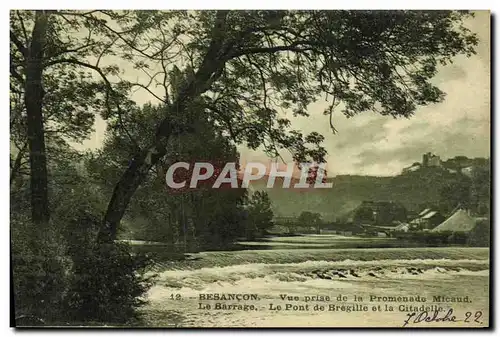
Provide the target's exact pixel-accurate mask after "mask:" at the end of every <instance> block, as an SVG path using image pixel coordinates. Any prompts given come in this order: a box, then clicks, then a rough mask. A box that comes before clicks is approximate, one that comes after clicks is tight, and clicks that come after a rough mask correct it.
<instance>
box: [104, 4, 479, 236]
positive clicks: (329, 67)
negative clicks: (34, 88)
mask: <svg viewBox="0 0 500 337" xmlns="http://www.w3.org/2000/svg"><path fill="white" fill-rule="evenodd" d="M469 15H470V14H468V13H465V12H450V11H411V12H409V11H382V12H373V11H203V12H181V13H176V14H175V18H172V19H171V20H164V21H160V20H158V16H157V14H155V13H142V14H141V16H140V19H139V20H143V21H146V22H148V23H151V22H154V23H156V24H157V26H158V29H159V31H160V34H161V36H160V37H158V36H159V35H158V34H156V35H155V34H153V37H151V38H150V39H147V38H146V39H136V38H135V37H136V35H135V34H134V35H133V37H134V39H132V38H128V37H127V33H126V32H127V28H126V27H127V25H130V22H128V23H126V24H125V25H124V27H122V30H121V34H120V37H121V39H122V41H124V42H125V45H126V46H128V47H129V48H128V52H130V53H131V54H134V51H135V53H140V54H142V55H145V54H147V55H148V56H147V57H148V58H149V60H148V61H155V59H156V60H157V62H159V63H162V65H163V66H165V62H164V60H165V59H166V58H169V59H170V61H172V58H173V61H172V62H173V63H178V64H182V63H184V64H187V65H189V66H190V68H191V69H192V70H193V71H192V75H191V76H190V77H189V78H188V79H187V80H186V81H185V82H184V83H182V84H181V85H180V86H179V87H177V88H175V90H172V88H167V87H166V90H165V95H164V99H163V101H164V103H165V115H164V116H165V117H164V119H163V120H162V121H161V122H160V123H159V124H158V126H157V127H156V131H155V139H154V140H153V141H152V142H151V143H150V144H148V146H146V147H144V148H143V149H141V151H140V152H139V153H136V154H135V155H134V157H133V160H132V161H131V164H130V166H129V167H128V168H127V169H126V170H125V172H124V173H123V175H122V176H121V178H120V180H119V181H118V183H117V184H116V187H115V190H114V194H113V196H112V198H111V200H110V203H109V205H108V211H107V213H106V215H105V219H104V226H103V230H102V232H101V239H103V240H111V239H113V238H114V236H115V233H116V229H117V227H118V225H119V222H120V219H121V218H122V216H123V214H124V212H125V210H126V208H127V205H128V203H129V201H130V198H131V197H132V195H133V194H134V191H135V190H136V189H137V187H138V186H139V185H140V184H141V182H142V181H143V180H144V178H145V177H146V176H147V173H148V171H149V170H150V169H151V167H153V166H154V165H155V163H156V162H157V161H158V160H159V159H160V158H162V157H163V156H165V155H166V154H167V146H166V145H167V143H168V140H169V139H170V137H172V135H174V134H176V133H182V132H188V131H189V124H190V123H192V121H193V120H196V119H197V118H198V116H196V114H194V115H192V114H189V116H188V117H186V118H185V119H182V120H176V119H172V118H171V116H172V115H173V114H172V112H173V111H175V112H176V113H175V115H177V116H179V115H183V112H185V111H187V110H188V109H189V105H190V103H191V102H192V101H193V99H195V98H197V97H200V96H201V97H202V98H203V99H204V100H205V101H206V106H207V108H206V109H204V110H202V111H199V114H211V115H212V116H213V118H214V119H216V120H217V123H218V125H219V126H220V127H221V128H224V130H225V131H226V132H227V134H228V135H230V136H231V137H232V138H233V140H234V141H235V142H238V143H246V144H247V145H248V146H249V147H251V148H257V147H259V146H263V147H264V148H265V149H266V150H267V151H268V152H270V153H272V154H276V153H277V152H278V150H279V149H280V148H287V149H289V150H290V151H291V152H292V154H293V157H294V159H295V160H297V161H306V160H314V161H320V162H321V161H323V160H324V155H325V153H326V151H325V150H324V149H323V148H322V147H321V146H318V144H319V143H320V142H321V140H322V136H321V135H318V134H317V133H313V134H311V135H307V136H304V135H302V134H301V133H300V132H298V131H294V130H290V129H289V126H290V122H289V121H288V120H287V119H285V118H283V117H282V116H281V115H280V113H279V111H280V109H288V110H291V111H293V112H294V114H299V115H306V116H307V115H308V111H307V107H308V105H309V104H310V103H312V102H314V101H316V100H318V99H319V98H320V97H325V96H326V97H327V99H329V100H330V106H329V108H328V109H327V110H326V111H325V114H326V115H329V119H330V122H331V120H332V114H333V112H334V110H335V108H337V109H339V110H340V112H341V113H343V114H345V115H347V116H352V115H354V114H358V113H361V112H365V111H376V112H379V113H380V114H382V115H390V116H394V117H397V116H403V117H409V116H411V115H412V114H413V113H414V111H415V110H416V108H417V106H419V105H426V104H430V103H435V102H439V101H441V100H442V99H443V97H444V94H443V92H442V91H440V90H439V89H438V88H437V87H435V86H434V85H433V84H432V83H431V82H430V80H431V79H432V78H433V77H434V76H435V75H436V73H437V71H438V65H439V64H443V65H445V64H447V63H449V62H451V61H452V59H453V57H454V56H456V55H457V54H466V55H471V54H473V53H474V46H475V45H476V44H477V39H476V36H475V35H474V34H473V33H471V32H470V31H469V30H467V29H466V28H465V27H464V26H463V20H464V19H465V18H466V17H468V16H469ZM135 27H137V23H135ZM172 55H174V56H172ZM153 56H154V57H153ZM158 59H159V60H158ZM152 77H153V76H152ZM172 92H175V94H173V95H172V94H170V93H172ZM331 125H332V128H333V123H332V122H331ZM308 144H312V145H313V147H310V146H308Z"/></svg>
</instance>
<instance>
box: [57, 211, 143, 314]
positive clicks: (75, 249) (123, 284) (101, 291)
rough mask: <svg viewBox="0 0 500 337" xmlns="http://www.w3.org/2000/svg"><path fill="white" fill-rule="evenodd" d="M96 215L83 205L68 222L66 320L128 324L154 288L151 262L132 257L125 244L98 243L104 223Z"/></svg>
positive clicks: (66, 231)
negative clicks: (69, 267) (69, 266)
mask: <svg viewBox="0 0 500 337" xmlns="http://www.w3.org/2000/svg"><path fill="white" fill-rule="evenodd" d="M93 212H95V210H92V205H89V204H87V203H85V202H82V203H80V204H79V205H77V206H75V208H73V209H72V211H71V212H70V217H68V219H67V224H66V230H65V237H66V241H67V242H68V250H67V252H68V255H69V256H70V257H71V259H72V261H73V269H72V282H71V285H70V288H69V291H68V296H67V299H66V309H67V310H66V311H67V315H68V317H67V318H68V319H69V320H70V321H73V322H82V321H98V322H107V323H125V322H127V321H129V320H131V319H136V318H137V317H138V315H137V310H136V309H137V308H138V307H140V306H141V305H143V304H144V303H145V300H144V298H143V296H144V294H145V293H146V292H147V290H148V289H149V288H150V286H151V284H152V283H151V281H152V278H151V277H149V276H146V273H147V271H148V267H149V266H151V261H150V259H149V258H148V257H147V256H146V255H145V254H132V252H131V249H130V247H129V245H127V244H125V243H119V242H115V243H111V244H99V243H97V242H96V234H97V231H98V229H99V225H100V223H101V222H100V217H99V216H96V215H94V213H93ZM62 220H63V219H59V221H62Z"/></svg>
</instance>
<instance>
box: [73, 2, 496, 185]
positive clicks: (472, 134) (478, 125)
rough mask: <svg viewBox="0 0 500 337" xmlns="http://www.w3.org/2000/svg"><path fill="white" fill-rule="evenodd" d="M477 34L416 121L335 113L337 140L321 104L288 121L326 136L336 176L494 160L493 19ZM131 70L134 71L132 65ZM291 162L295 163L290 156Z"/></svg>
mask: <svg viewBox="0 0 500 337" xmlns="http://www.w3.org/2000/svg"><path fill="white" fill-rule="evenodd" d="M466 25H467V26H468V28H469V29H471V30H472V31H473V32H475V33H477V35H478V38H479V45H478V47H477V49H476V51H477V55H473V56H472V57H470V58H467V57H465V56H459V57H457V58H456V59H455V61H454V63H453V64H452V65H448V66H445V67H442V68H440V70H439V72H438V74H437V75H436V77H435V78H434V80H433V81H434V83H435V84H437V85H438V87H439V88H440V89H441V90H443V91H444V92H445V93H446V97H445V100H444V101H443V102H442V103H438V104H433V105H429V106H425V107H419V108H417V110H416V113H415V115H414V116H412V117H411V118H410V119H406V118H401V119H394V118H393V117H387V116H386V117H384V116H380V115H377V114H375V113H364V114H360V115H356V116H354V117H351V118H346V117H345V116H343V115H342V114H341V113H337V114H335V113H334V118H333V121H334V125H335V128H336V129H337V130H338V132H337V133H336V134H333V133H332V132H331V130H330V128H329V123H328V116H324V115H323V111H324V109H325V107H326V105H327V103H326V102H324V101H321V99H320V100H319V101H318V102H316V103H314V104H311V105H310V106H309V109H308V111H309V113H310V116H309V117H307V118H305V117H297V118H294V117H293V116H287V117H288V118H289V119H290V120H291V121H292V128H295V129H300V130H302V131H303V132H304V133H308V132H311V131H317V132H319V133H321V134H322V135H323V136H325V141H324V143H323V146H324V147H325V148H326V150H327V151H328V156H327V170H328V174H329V175H330V176H334V175H340V174H352V175H375V176H391V175H397V174H399V173H400V172H401V170H402V169H403V168H404V167H406V166H409V165H411V164H412V163H413V162H417V161H421V160H422V154H424V153H426V152H432V153H434V154H437V155H439V156H441V158H442V159H447V158H451V157H454V156H458V155H463V156H467V157H489V156H490V16H489V12H486V11H482V12H477V13H476V17H475V18H473V19H470V20H468V21H467V22H466ZM127 66H128V65H127ZM125 74H126V76H125V78H127V77H129V79H131V80H133V79H134V77H137V76H140V74H137V73H134V72H133V71H126V72H125ZM134 100H136V101H137V102H138V103H146V102H148V101H153V99H152V97H151V95H150V94H148V93H146V92H137V93H136V94H135V95H134ZM94 128H95V132H94V133H93V134H92V135H91V137H90V138H89V139H88V140H86V141H84V142H83V143H82V144H77V145H75V146H76V147H77V148H79V149H85V148H89V149H94V148H97V147H99V146H100V144H101V143H102V140H103V139H104V132H105V128H106V125H105V122H104V121H103V120H102V119H100V118H98V119H97V120H96V123H95V125H94ZM239 151H240V153H241V158H242V162H243V163H244V162H249V161H258V162H263V163H269V162H272V161H275V160H273V159H270V158H269V157H267V156H266V155H265V154H264V153H263V152H262V151H252V150H249V149H247V148H245V147H242V146H240V147H239ZM283 157H284V159H285V160H290V157H289V156H288V155H287V154H286V153H285V152H284V153H283Z"/></svg>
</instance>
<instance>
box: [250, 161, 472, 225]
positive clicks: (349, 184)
mask: <svg viewBox="0 0 500 337" xmlns="http://www.w3.org/2000/svg"><path fill="white" fill-rule="evenodd" d="M459 179H467V178H466V177H465V176H464V175H462V174H461V173H452V172H449V171H448V170H443V169H440V168H434V167H429V168H423V169H420V170H418V171H416V172H410V173H406V174H402V175H398V176H394V177H375V176H359V175H342V176H336V177H334V178H329V179H328V181H329V182H332V183H333V187H332V188H326V189H317V188H316V189H315V188H308V189H283V188H281V187H280V183H279V181H278V180H277V183H276V184H275V187H274V188H267V187H266V181H267V179H262V180H259V181H255V182H253V184H252V188H253V189H254V190H264V191H267V192H268V193H269V196H270V198H271V200H272V202H273V211H274V213H275V216H276V217H298V216H299V214H300V213H301V212H303V211H310V212H317V213H321V215H322V217H323V219H324V220H326V221H334V220H336V219H338V218H340V217H342V216H343V215H345V214H347V213H348V212H350V211H351V210H352V209H354V208H355V207H357V206H358V205H359V204H360V203H361V202H362V201H364V200H373V201H398V202H400V203H401V204H403V205H404V206H405V207H406V208H407V209H408V210H409V211H410V212H418V211H419V210H420V209H421V208H422V207H423V205H426V204H437V203H438V202H439V199H440V190H441V189H442V188H443V187H444V186H446V185H450V184H451V185H452V184H455V182H456V181H457V180H459ZM292 185H293V182H292Z"/></svg>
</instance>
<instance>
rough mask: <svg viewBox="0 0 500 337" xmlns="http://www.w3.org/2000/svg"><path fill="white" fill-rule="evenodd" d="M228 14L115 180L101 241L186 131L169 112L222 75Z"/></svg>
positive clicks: (180, 109)
mask: <svg viewBox="0 0 500 337" xmlns="http://www.w3.org/2000/svg"><path fill="white" fill-rule="evenodd" d="M226 16H227V11H218V12H217V17H216V20H215V25H214V27H213V33H212V41H211V42H210V46H209V48H208V51H207V54H206V55H205V57H204V59H203V62H202V64H201V65H200V68H199V69H198V71H197V72H196V74H195V75H194V76H193V78H192V79H191V80H190V81H189V82H188V83H186V85H185V86H184V87H182V88H181V90H179V94H178V95H177V97H176V99H175V100H174V102H172V104H170V105H169V106H167V107H166V112H165V116H166V117H165V118H164V119H163V121H162V122H161V123H160V125H159V126H158V128H157V129H156V137H155V140H154V142H153V143H152V144H151V145H150V146H149V147H147V148H146V149H145V150H143V151H142V152H141V153H140V154H138V155H136V156H135V157H134V158H133V159H132V162H131V164H130V165H129V167H128V168H127V169H126V171H125V172H124V173H123V175H122V177H121V178H120V180H119V181H118V183H117V184H116V186H115V189H114V191H113V195H112V197H111V200H110V202H109V204H108V208H107V211H106V214H105V216H104V220H103V225H102V227H101V230H100V232H99V235H98V241H99V242H111V241H113V240H114V239H115V238H116V231H117V229H118V226H119V224H120V221H121V219H122V217H123V215H124V214H125V211H126V209H127V207H128V204H129V202H130V200H131V198H132V196H133V195H134V193H135V191H136V189H137V188H138V187H139V185H140V184H141V183H142V181H143V180H144V178H146V176H147V174H148V172H149V170H150V169H151V168H152V167H153V166H154V165H155V164H156V163H157V162H158V160H159V159H160V158H162V157H164V156H165V155H166V154H167V153H166V152H167V144H168V140H169V139H170V136H171V135H173V134H179V133H181V132H185V130H186V128H187V127H188V126H186V125H173V124H172V122H171V121H170V116H172V115H179V114H183V113H185V112H186V108H187V106H188V105H189V103H190V102H192V101H193V99H196V98H197V97H199V96H200V95H201V94H202V93H204V92H205V91H207V90H208V88H209V87H210V85H211V84H212V83H213V81H215V80H216V79H217V78H218V77H219V76H220V74H221V71H222V69H223V67H224V64H225V62H226V54H225V53H227V46H224V33H225V21H226Z"/></svg>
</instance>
